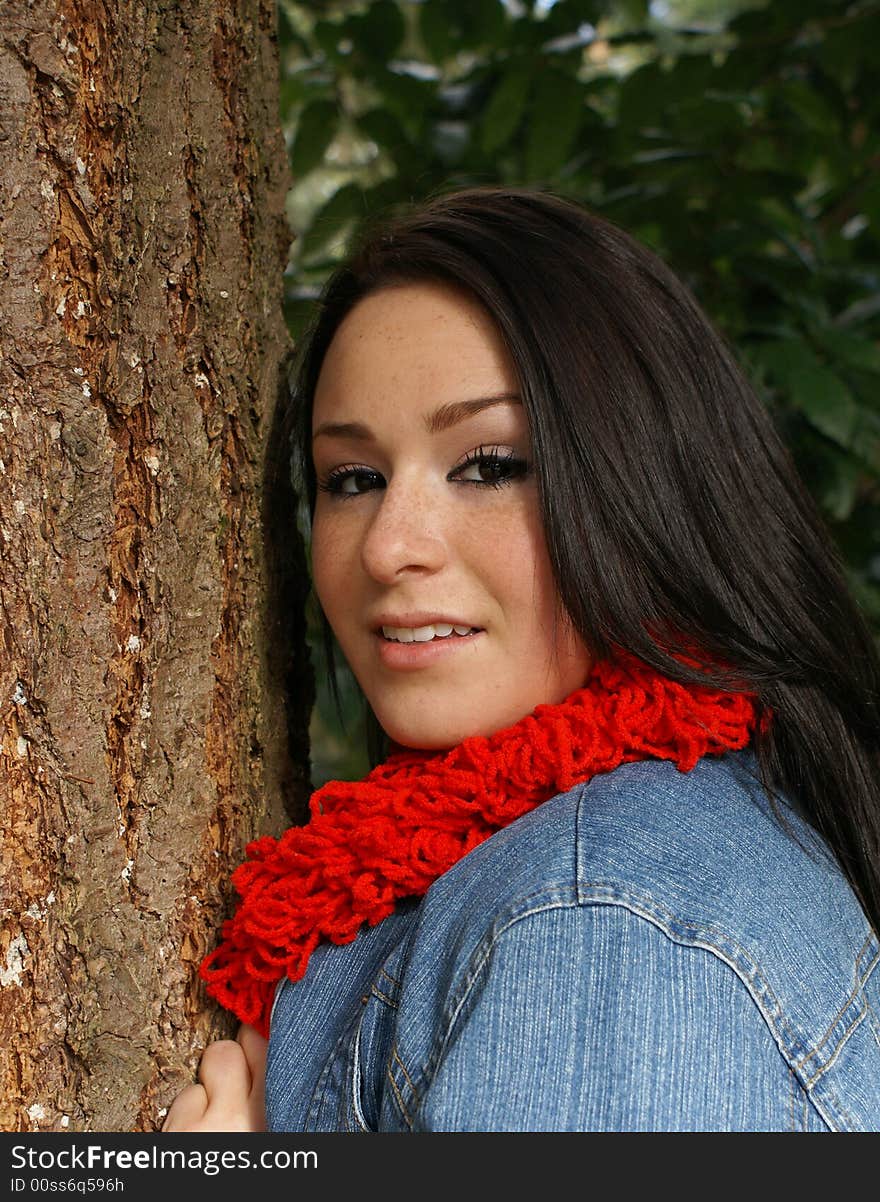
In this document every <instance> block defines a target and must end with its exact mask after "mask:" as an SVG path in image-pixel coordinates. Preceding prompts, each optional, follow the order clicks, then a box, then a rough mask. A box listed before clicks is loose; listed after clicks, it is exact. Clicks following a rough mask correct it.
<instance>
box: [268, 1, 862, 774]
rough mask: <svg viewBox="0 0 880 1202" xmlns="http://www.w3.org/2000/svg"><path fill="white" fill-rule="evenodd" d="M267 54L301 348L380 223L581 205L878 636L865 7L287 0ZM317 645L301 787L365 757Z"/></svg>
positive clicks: (346, 679)
mask: <svg viewBox="0 0 880 1202" xmlns="http://www.w3.org/2000/svg"><path fill="white" fill-rule="evenodd" d="M279 39H280V49H281V72H282V78H281V120H282V124H283V128H284V132H285V138H286V142H287V146H288V150H289V154H290V159H291V166H292V170H293V178H294V181H295V184H294V187H293V188H292V190H291V192H290V195H289V198H288V216H289V219H290V224H291V228H292V229H293V231H294V233H295V235H296V239H295V242H294V244H293V247H292V253H291V259H290V263H289V266H288V269H287V273H286V314H287V319H288V322H289V325H290V329H291V333H292V335H293V337H294V339H295V340H296V339H298V337H299V336H300V335H301V334H302V332H303V330H304V329H305V328H307V326H308V322H309V318H310V312H311V307H312V304H313V302H314V300H315V298H316V297H317V295H318V294H319V292H320V289H321V286H322V284H323V282H324V280H325V279H326V277H327V274H328V273H329V272H330V270H331V269H332V268H333V266H334V265H335V264H336V263H337V262H338V261H339V259H340V258H341V257H343V256H344V254H345V253H346V248H347V246H348V244H349V241H350V239H351V237H352V235H353V234H354V232H355V231H356V230H357V228H358V225H359V223H360V222H361V221H362V220H363V219H364V218H365V217H367V216H368V215H370V214H372V213H374V212H375V211H376V210H381V209H385V208H387V207H388V206H391V205H394V204H397V203H400V202H408V201H411V200H418V199H420V198H422V197H424V196H427V195H428V194H430V193H432V192H434V191H436V190H438V189H440V188H446V187H448V186H452V185H462V186H463V185H466V184H493V183H501V184H533V185H539V186H540V185H544V186H549V187H551V188H553V189H555V190H557V191H560V192H562V193H564V194H565V195H567V196H570V197H572V198H574V199H576V200H579V201H581V202H583V203H585V204H586V205H587V206H588V207H590V208H592V209H593V210H595V211H597V212H599V213H602V214H603V215H605V216H607V217H609V218H610V219H611V220H613V221H615V222H617V223H618V224H620V225H622V226H623V227H624V228H625V229H627V230H629V231H630V232H631V233H632V234H634V235H635V236H636V237H637V238H639V239H641V240H642V241H643V242H645V243H647V244H648V245H649V246H651V247H652V248H653V249H654V250H656V251H657V252H658V253H659V254H660V255H661V256H662V257H663V258H664V259H665V260H666V261H667V262H668V263H669V264H670V265H671V267H672V268H673V269H674V270H675V271H676V272H677V274H678V275H679V276H680V277H681V278H682V279H684V280H685V281H686V282H687V283H688V284H689V286H690V287H691V288H692V289H693V291H694V292H695V293H696V295H697V297H698V299H699V300H700V302H701V303H702V304H703V306H704V307H705V308H706V310H707V311H708V312H709V314H710V315H711V316H712V318H713V319H714V321H715V323H716V325H717V326H718V327H719V328H720V329H721V330H722V331H723V333H724V334H725V335H726V337H727V339H728V341H729V342H730V343H731V344H732V345H733V347H734V348H735V350H736V352H737V354H738V355H739V358H740V360H741V362H742V363H743V365H744V367H745V369H746V371H747V373H748V374H749V376H750V377H751V379H752V380H753V382H754V384H755V386H756V387H757V389H758V391H759V393H760V395H761V396H762V397H763V398H764V399H765V402H766V404H767V406H768V408H769V409H770V412H771V414H772V416H773V418H774V421H775V422H776V425H777V428H778V429H779V431H780V433H781V435H782V437H783V439H784V441H785V442H786V444H787V445H788V447H789V448H790V450H791V452H792V455H793V456H794V459H795V462H796V464H797V467H798V469H799V471H800V473H801V475H802V477H803V479H804V481H805V483H806V485H807V487H808V488H809V489H810V491H811V493H812V494H813V496H814V497H815V498H816V500H817V502H818V504H819V507H820V509H821V511H822V513H823V514H824V516H825V518H826V521H827V522H828V525H829V528H830V529H831V532H832V534H833V536H834V537H835V539H836V541H837V544H838V546H839V547H840V550H841V554H842V556H843V558H844V561H845V564H846V566H847V571H848V574H849V578H850V582H851V585H852V589H853V592H854V593H855V595H856V598H857V600H858V601H859V603H860V604H861V606H862V609H863V611H864V613H865V615H866V617H867V619H868V621H869V622H870V624H871V626H872V628H873V629H874V630H875V632H876V633H877V636H878V642H880V344H878V337H880V286H878V283H880V171H878V168H880V138H878V120H877V117H878V112H880V87H878V80H880V3H878V2H877V0H869V2H868V0H863V2H854V3H843V2H839V0H770V2H769V3H767V2H766V0H653V2H651V3H647V2H645V0H606V2H603V0H555V2H554V0H373V2H369V0H361V2H359V3H352V2H350V0H339V2H335V3H334V2H327V3H321V2H320V0H309V2H308V3H295V2H294V0H279ZM756 537H760V532H759V531H756ZM310 628H311V631H312V638H311V647H312V654H313V661H314V664H315V673H316V684H317V702H316V706H315V710H314V715H313V720H312V727H311V736H312V767H313V784H314V785H315V786H316V787H317V786H319V785H320V784H322V783H323V782H324V781H325V780H327V779H330V778H332V777H340V778H354V777H358V776H360V775H362V774H363V773H364V772H365V771H366V769H367V766H368V765H367V760H366V755H365V750H364V738H363V733H364V727H363V712H362V703H361V700H360V696H359V693H358V690H357V686H356V685H355V683H354V681H353V680H352V678H351V677H350V675H349V674H348V673H347V672H346V671H345V670H344V669H343V670H341V671H340V672H339V684H340V700H341V706H340V709H341V714H340V713H339V712H337V709H336V707H335V706H334V704H333V702H332V698H331V695H330V690H329V687H328V680H327V670H326V664H325V661H324V657H323V651H322V647H321V638H320V633H319V624H318V619H317V615H316V613H315V612H314V610H313V612H312V613H311V615H310Z"/></svg>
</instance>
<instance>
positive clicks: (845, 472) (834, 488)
mask: <svg viewBox="0 0 880 1202" xmlns="http://www.w3.org/2000/svg"><path fill="white" fill-rule="evenodd" d="M827 468H828V473H827V476H826V479H825V483H824V487H823V488H822V490H821V493H820V497H819V500H820V503H821V504H822V506H823V508H824V509H825V511H826V512H827V513H829V514H830V515H831V517H832V518H834V520H835V521H837V522H845V521H846V519H847V518H848V517H849V515H850V514H851V513H852V511H853V507H854V506H855V503H856V500H857V498H858V488H859V484H860V482H861V479H862V474H863V473H862V469H861V467H860V465H859V463H858V462H857V461H856V460H855V459H852V458H850V457H849V456H848V455H844V454H842V453H841V452H839V451H836V452H834V453H833V457H829V459H828V461H827Z"/></svg>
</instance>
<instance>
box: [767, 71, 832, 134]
mask: <svg viewBox="0 0 880 1202" xmlns="http://www.w3.org/2000/svg"><path fill="white" fill-rule="evenodd" d="M780 95H781V99H782V101H783V103H784V104H785V105H787V107H788V108H789V109H791V111H792V112H793V113H794V115H795V117H796V118H797V120H798V123H799V124H801V125H803V126H805V127H806V129H807V130H811V131H813V132H814V133H818V134H821V135H823V136H824V137H830V136H832V135H834V134H835V133H837V132H838V130H839V128H840V126H839V122H838V119H837V114H836V113H835V112H834V111H833V110H832V109H831V108H830V107H829V106H828V104H827V103H826V102H825V100H824V99H823V98H822V97H821V96H820V95H819V93H818V92H817V91H816V90H815V88H811V87H808V86H807V84H805V83H803V82H802V81H801V80H799V79H795V80H791V81H790V82H789V83H787V84H786V85H785V87H784V88H782V90H781V93H780Z"/></svg>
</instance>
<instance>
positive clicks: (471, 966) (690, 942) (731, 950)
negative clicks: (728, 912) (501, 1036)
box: [398, 881, 852, 1125]
mask: <svg viewBox="0 0 880 1202" xmlns="http://www.w3.org/2000/svg"><path fill="white" fill-rule="evenodd" d="M578 886H579V888H578V897H577V900H576V901H571V902H561V901H559V900H558V899H557V900H554V901H550V900H547V898H546V891H544V892H543V893H542V894H540V895H536V897H535V898H534V899H528V898H524V899H521V903H520V904H524V905H526V906H527V907H528V908H526V909H523V910H519V911H518V912H517V913H516V914H515V915H513V916H511V915H510V914H509V912H508V916H507V918H506V920H504V921H498V922H496V923H495V924H494V925H493V928H492V931H491V937H490V938H489V940H488V942H485V941H484V942H483V943H482V944H481V945H480V946H478V948H477V949H476V950H475V953H474V955H472V957H471V959H470V960H469V962H468V965H467V969H466V970H465V974H464V975H463V977H462V980H461V982H460V985H459V989H458V990H457V991H456V993H455V994H453V996H452V998H451V1003H452V1008H451V1009H450V1010H449V1011H447V1017H446V1022H445V1024H444V1026H445V1030H444V1031H443V1034H442V1037H441V1038H440V1039H438V1040H436V1041H435V1042H434V1047H433V1049H432V1051H431V1052H430V1054H429V1056H428V1058H427V1060H426V1062H425V1064H424V1067H423V1069H422V1072H421V1074H420V1077H421V1080H422V1081H425V1082H429V1081H430V1080H431V1078H432V1076H433V1074H434V1072H435V1071H436V1068H437V1065H438V1064H439V1063H440V1062H441V1061H442V1059H443V1055H444V1054H445V1051H446V1048H447V1045H448V1044H449V1042H450V1039H451V1037H452V1035H453V1032H454V1029H455V1026H456V1023H457V1021H458V1017H459V1015H460V1013H461V1011H462V1009H463V1008H464V1006H465V1004H466V1002H467V1000H468V998H469V996H470V994H471V992H472V990H473V987H474V984H475V983H476V981H477V979H478V978H479V976H480V974H481V972H482V971H483V968H484V967H485V964H486V962H487V961H488V959H489V957H490V955H491V953H492V951H493V950H494V947H495V944H496V943H497V942H498V940H499V939H500V937H501V936H502V935H503V934H505V933H506V932H507V931H508V930H509V929H510V928H511V927H512V926H514V925H515V924H516V923H517V922H521V921H522V920H523V919H525V918H529V917H532V916H533V915H535V914H540V913H544V912H547V911H550V910H563V909H574V908H581V907H583V906H593V905H599V906H603V905H613V906H619V907H621V908H623V909H626V910H627V911H629V912H630V913H633V914H635V915H636V916H637V917H640V918H642V919H643V920H644V921H646V922H650V923H651V924H652V925H653V926H655V927H656V928H657V929H658V930H660V931H661V932H662V933H663V935H664V936H666V937H667V938H668V939H670V940H671V941H672V942H673V943H675V944H678V945H679V946H683V947H694V948H699V949H700V950H702V951H706V952H708V953H709V954H710V955H714V956H716V957H717V958H718V959H719V960H720V961H721V962H722V963H724V964H726V965H727V966H728V967H729V968H730V969H731V971H732V972H734V973H735V975H736V976H737V977H738V978H739V980H740V981H741V982H742V984H743V985H744V986H745V988H746V990H747V991H748V993H749V996H750V997H751V998H752V1000H753V1002H754V1003H755V1005H756V1007H757V1009H758V1011H759V1013H760V1014H761V1016H762V1018H763V1019H764V1022H765V1024H766V1026H767V1028H768V1032H769V1033H770V1035H771V1037H772V1038H773V1040H774V1042H775V1044H776V1045H777V1047H778V1048H779V1049H780V1051H781V1052H782V1054H783V1056H784V1058H785V1060H786V1063H787V1064H788V1067H789V1069H790V1070H791V1069H793V1068H794V1067H795V1066H796V1064H797V1063H798V1060H799V1059H803V1058H804V1057H806V1056H808V1051H807V1048H806V1047H805V1044H804V1040H803V1037H802V1036H801V1035H799V1034H798V1033H797V1031H796V1030H795V1029H794V1028H793V1027H792V1025H791V1023H790V1022H789V1020H788V1019H787V1018H786V1017H785V1015H784V1012H783V1009H782V1006H781V1003H780V1002H779V999H778V998H777V997H776V995H775V994H774V992H773V990H772V989H771V988H770V985H769V983H768V982H767V981H766V979H765V978H764V976H763V974H762V973H761V971H760V969H759V968H758V966H757V965H756V964H755V963H754V961H753V960H752V958H751V956H750V955H749V953H748V952H747V951H746V949H745V948H743V947H742V946H741V945H740V944H739V943H738V942H737V941H736V940H735V939H733V938H732V937H731V936H730V935H729V934H727V932H724V931H721V930H719V929H718V928H714V927H712V926H708V925H705V924H702V925H700V926H697V925H696V924H694V923H684V924H682V923H681V922H680V921H679V920H676V918H675V915H674V914H672V913H671V912H670V911H667V910H665V908H664V907H661V906H659V905H658V904H657V903H656V902H654V901H653V899H645V898H640V899H636V898H635V897H634V896H632V895H628V894H624V893H622V892H621V891H620V890H619V889H618V888H616V887H614V886H609V885H605V884H601V883H600V882H589V883H588V884H586V886H585V888H584V889H583V891H581V889H580V886H581V882H580V881H578ZM596 890H601V891H602V894H603V896H599V895H597V894H596ZM539 896H542V897H544V901H543V902H541V903H538V904H534V903H536V902H537V897H539ZM530 901H532V903H533V904H531V905H530V906H529V904H528V903H529V902H530ZM649 906H650V907H651V908H649ZM664 918H665V919H666V921H664ZM676 928H679V929H678V930H677V929H676ZM686 932H687V934H685V933H686ZM713 936H714V942H713V941H712V937H713ZM725 945H726V946H725ZM847 1034H849V1032H848V1033H847ZM837 1051H839V1048H838V1049H837ZM398 1062H399V1063H400V1060H399V1057H398ZM793 1062H794V1063H793ZM826 1067H827V1066H826ZM822 1071H823V1072H824V1071H825V1070H824V1068H823V1069H822ZM820 1075H821V1074H820ZM816 1079H818V1077H817V1078H814V1080H813V1081H811V1082H808V1083H807V1082H805V1083H804V1088H805V1090H808V1089H809V1088H810V1086H811V1085H812V1084H813V1083H814V1081H815V1080H816ZM407 1080H408V1083H409V1084H410V1088H412V1083H411V1081H409V1078H407ZM413 1092H415V1091H413ZM829 1092H830V1093H831V1094H832V1097H833V1100H834V1102H835V1104H836V1105H837V1106H838V1109H839V1112H840V1113H843V1111H842V1108H840V1107H839V1103H838V1102H837V1099H836V1097H835V1096H834V1095H833V1091H831V1090H829ZM811 1101H813V1104H814V1105H815V1106H816V1109H817V1110H818V1112H819V1114H820V1115H821V1116H822V1118H823V1120H824V1121H825V1122H828V1123H829V1125H832V1124H831V1123H830V1120H829V1117H828V1116H826V1115H825V1114H824V1113H823V1110H822V1107H821V1106H819V1105H818V1102H817V1100H815V1099H812V1097H811ZM417 1109H418V1100H417ZM846 1117H847V1119H848V1120H849V1121H850V1122H851V1121H852V1120H851V1117H850V1116H848V1115H847V1116H846Z"/></svg>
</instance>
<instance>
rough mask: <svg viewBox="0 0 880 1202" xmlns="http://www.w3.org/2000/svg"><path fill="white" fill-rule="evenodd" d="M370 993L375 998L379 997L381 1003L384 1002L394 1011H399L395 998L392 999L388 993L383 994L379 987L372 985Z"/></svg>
mask: <svg viewBox="0 0 880 1202" xmlns="http://www.w3.org/2000/svg"><path fill="white" fill-rule="evenodd" d="M370 993H372V995H373V997H377V998H378V999H379V1001H380V1002H384V1003H385V1004H386V1006H390V1007H391V1009H392V1010H398V1009H399V1006H398V1004H397V1002H395V1001H394V999H393V998H390V997H389V996H388V994H387V993H383V992H382V990H381V989H380V988H379V986H378V985H372V986H371V987H370Z"/></svg>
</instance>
